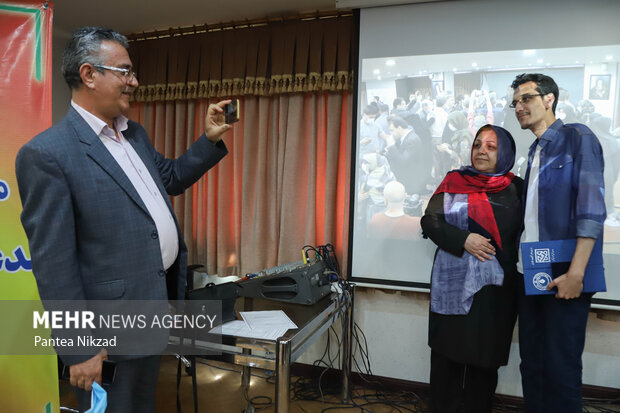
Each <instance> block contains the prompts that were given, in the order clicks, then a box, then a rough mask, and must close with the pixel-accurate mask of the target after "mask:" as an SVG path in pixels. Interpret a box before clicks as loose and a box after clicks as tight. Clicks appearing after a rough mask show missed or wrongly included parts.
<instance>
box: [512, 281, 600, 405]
mask: <svg viewBox="0 0 620 413" xmlns="http://www.w3.org/2000/svg"><path fill="white" fill-rule="evenodd" d="M520 284H521V289H522V291H521V293H520V294H519V351H520V353H521V380H522V383H523V398H524V401H525V412H527V413H543V412H544V413H553V412H558V413H559V412H561V413H581V412H582V399H581V397H582V396H581V368H582V364H581V355H582V354H583V348H584V345H585V339H586V324H587V321H588V313H589V311H590V301H591V300H592V294H581V296H580V297H579V298H575V299H572V300H562V299H557V298H555V296H553V295H543V296H526V295H525V294H524V292H523V283H520Z"/></svg>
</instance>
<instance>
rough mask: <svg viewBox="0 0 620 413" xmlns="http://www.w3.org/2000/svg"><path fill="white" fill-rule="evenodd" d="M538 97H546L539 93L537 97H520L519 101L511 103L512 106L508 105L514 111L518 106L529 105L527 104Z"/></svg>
mask: <svg viewBox="0 0 620 413" xmlns="http://www.w3.org/2000/svg"><path fill="white" fill-rule="evenodd" d="M536 96H545V95H544V94H543V93H538V94H536V95H523V96H519V98H518V99H515V100H513V101H512V102H510V105H508V107H510V108H512V109H514V108H516V107H517V104H518V103H520V104H522V105H527V103H528V102H529V101H530V100H532V99H533V98H535V97H536Z"/></svg>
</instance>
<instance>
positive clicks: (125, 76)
mask: <svg viewBox="0 0 620 413" xmlns="http://www.w3.org/2000/svg"><path fill="white" fill-rule="evenodd" d="M93 66H95V67H98V68H99V69H107V70H111V71H113V72H118V73H120V74H121V75H122V76H123V79H125V82H131V81H132V80H133V79H134V78H135V77H136V74H135V72H133V71H131V70H129V69H125V68H122V67H114V66H106V65H93Z"/></svg>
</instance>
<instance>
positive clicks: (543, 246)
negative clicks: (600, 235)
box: [521, 239, 607, 295]
mask: <svg viewBox="0 0 620 413" xmlns="http://www.w3.org/2000/svg"><path fill="white" fill-rule="evenodd" d="M576 246H577V240H576V239H563V240H555V241H540V242H524V243H522V244H521V257H522V262H523V281H524V283H525V294H526V295H538V294H555V293H557V289H556V288H554V289H552V290H551V291H547V286H548V285H549V283H550V282H551V280H553V279H554V278H556V277H559V276H560V275H562V274H565V273H566V272H567V271H568V267H569V266H570V263H571V260H572V259H573V254H574V253H575V247H576ZM599 291H607V287H606V285H605V270H604V268H603V243H602V241H601V240H600V239H599V240H597V241H596V243H595V244H594V248H593V249H592V254H591V255H590V260H589V261H588V265H587V266H586V272H585V275H584V277H583V292H584V293H594V292H599Z"/></svg>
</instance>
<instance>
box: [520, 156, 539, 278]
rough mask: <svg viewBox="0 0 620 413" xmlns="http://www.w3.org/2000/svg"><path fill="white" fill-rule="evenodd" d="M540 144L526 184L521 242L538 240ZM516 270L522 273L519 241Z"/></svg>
mask: <svg viewBox="0 0 620 413" xmlns="http://www.w3.org/2000/svg"><path fill="white" fill-rule="evenodd" d="M541 149H542V146H540V145H537V146H536V152H535V153H534V159H532V166H531V167H530V176H529V179H528V184H527V197H526V199H525V215H524V218H523V223H524V229H523V233H522V234H521V242H538V241H540V239H539V234H538V172H540V150H541ZM517 270H518V271H519V272H520V273H523V262H522V259H521V243H519V260H518V261H517Z"/></svg>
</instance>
